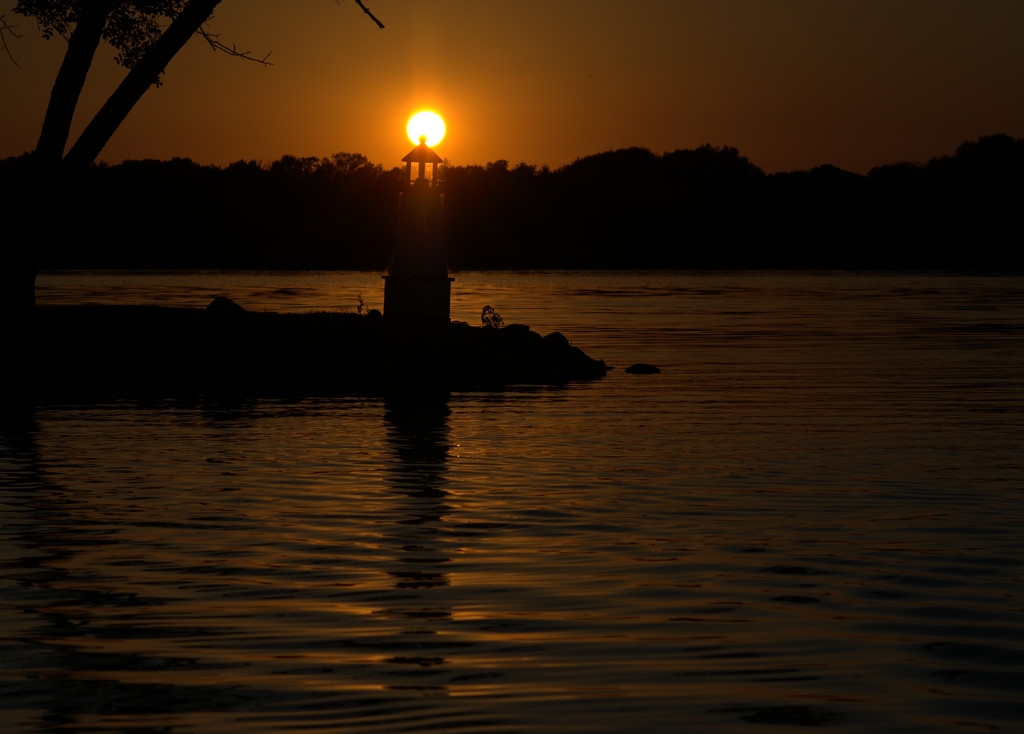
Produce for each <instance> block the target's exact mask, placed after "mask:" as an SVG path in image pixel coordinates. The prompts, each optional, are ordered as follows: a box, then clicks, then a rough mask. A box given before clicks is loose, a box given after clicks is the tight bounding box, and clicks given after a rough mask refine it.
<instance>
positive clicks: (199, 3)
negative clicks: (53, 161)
mask: <svg viewBox="0 0 1024 734" xmlns="http://www.w3.org/2000/svg"><path fill="white" fill-rule="evenodd" d="M218 4H220V0H190V2H189V3H188V5H186V6H185V7H184V8H183V9H182V11H181V13H179V14H178V17H177V18H175V19H174V20H173V21H172V22H171V24H170V25H169V26H167V30H166V31H164V32H163V35H161V36H160V38H158V39H157V40H156V42H155V43H154V44H153V45H152V46H150V48H149V50H147V51H146V53H145V55H144V56H143V57H142V58H141V59H140V60H139V62H138V63H137V64H136V65H135V66H134V67H133V68H132V70H131V71H129V72H128V75H127V76H125V78H124V81H122V82H121V84H120V85H119V86H118V88H117V89H115V90H114V93H113V94H111V95H110V98H109V99H108V100H107V101H106V103H105V104H104V105H103V107H101V108H100V110H99V112H97V113H96V116H95V117H93V118H92V121H91V122H90V123H89V124H88V125H87V126H86V128H85V130H84V131H83V132H82V134H81V136H80V137H79V138H78V140H77V141H76V142H75V144H74V145H73V146H72V147H71V150H69V151H68V154H67V155H66V156H65V157H64V165H65V167H67V168H69V169H72V170H73V169H75V168H84V167H86V166H88V165H89V164H91V163H92V162H93V161H94V160H96V156H98V155H99V154H100V151H101V150H103V146H105V145H106V144H107V141H108V140H110V137H111V136H112V135H113V134H114V132H115V131H116V130H117V128H118V126H120V124H121V123H122V122H123V121H124V118H125V117H127V116H128V113H129V112H131V110H132V107H134V106H135V103H136V102H138V101H139V99H141V98H142V95H143V94H145V93H146V90H147V89H149V88H150V87H151V86H152V85H153V84H155V83H156V81H157V79H158V78H159V76H160V73H161V72H163V70H164V68H166V66H167V64H169V63H170V62H171V59H173V58H174V55H175V54H176V53H178V51H180V50H181V48H182V46H184V45H185V44H186V43H187V42H188V40H189V39H190V38H192V36H194V35H195V33H196V31H198V30H199V28H200V26H202V24H203V23H205V22H206V21H207V19H208V18H209V17H210V15H212V14H213V9H214V8H216V7H217V5H218Z"/></svg>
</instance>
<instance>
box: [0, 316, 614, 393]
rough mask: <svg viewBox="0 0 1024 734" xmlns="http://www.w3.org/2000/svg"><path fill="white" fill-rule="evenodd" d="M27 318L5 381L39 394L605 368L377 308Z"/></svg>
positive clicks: (473, 380) (562, 341) (381, 385)
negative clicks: (428, 325) (29, 322)
mask: <svg viewBox="0 0 1024 734" xmlns="http://www.w3.org/2000/svg"><path fill="white" fill-rule="evenodd" d="M34 319H35V324H34V327H33V328H32V329H31V331H30V335H29V336H28V338H27V340H26V342H25V343H24V344H23V346H22V350H23V351H21V354H20V357H19V358H18V359H17V360H16V363H17V365H18V370H17V372H18V373H17V374H16V375H15V376H14V377H13V381H12V385H13V387H14V388H15V389H16V390H17V391H19V392H22V393H30V394H33V395H37V396H44V397H45V396H54V397H62V396H105V395H110V396H117V395H139V394H143V395H164V394H165V395H177V394H195V393H206V392H225V391H227V392H240V393H245V394H255V395H331V394H347V393H375V392H386V391H390V390H410V389H411V390H418V389H421V388H424V389H426V388H443V389H465V388H487V387H503V386H507V385H514V384H535V385H555V384H563V383H566V382H569V381H572V380H586V379H595V378H599V377H602V376H604V375H605V374H606V372H607V370H608V367H607V366H606V365H605V363H604V362H603V361H601V360H596V359H592V358H590V357H589V356H587V355H586V354H585V353H584V352H583V351H582V350H580V349H579V348H577V347H574V346H572V345H571V344H570V343H569V341H568V339H566V337H565V336H563V335H562V334H560V333H558V332H553V333H551V334H548V335H546V336H541V335H540V334H538V333H537V332H534V331H531V330H530V328H529V327H527V326H524V325H521V324H509V325H508V326H505V327H503V328H488V327H473V326H469V325H468V324H466V323H463V322H452V323H451V324H450V325H449V326H447V327H445V326H442V327H439V328H435V329H415V328H412V327H410V326H403V325H400V324H395V323H389V321H388V320H387V319H385V318H383V316H381V314H380V313H379V312H377V311H371V312H370V313H369V314H366V315H364V314H356V313H329V312H313V313H301V314H281V313H274V312H255V311H247V310H245V309H243V308H242V307H240V306H238V305H236V304H235V303H234V302H233V301H230V300H229V299H227V298H217V299H215V300H214V302H213V303H211V304H210V306H208V307H207V308H206V309H199V308H169V307H163V306H99V305H80V306H40V307H38V308H37V309H36V313H35V315H34ZM19 351H20V350H19Z"/></svg>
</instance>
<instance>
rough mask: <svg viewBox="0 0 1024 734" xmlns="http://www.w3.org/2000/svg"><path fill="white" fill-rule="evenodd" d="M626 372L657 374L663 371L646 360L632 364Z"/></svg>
mask: <svg viewBox="0 0 1024 734" xmlns="http://www.w3.org/2000/svg"><path fill="white" fill-rule="evenodd" d="M626 372H628V373H629V374H631V375H657V374H660V373H661V370H660V369H658V368H657V367H655V366H654V365H653V364H647V363H646V362H637V363H636V364H631V365H630V366H629V367H627V368H626Z"/></svg>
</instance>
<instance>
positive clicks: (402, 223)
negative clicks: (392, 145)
mask: <svg viewBox="0 0 1024 734" xmlns="http://www.w3.org/2000/svg"><path fill="white" fill-rule="evenodd" d="M402 160H403V161H404V162H405V182H404V183H403V185H402V193H401V200H400V204H399V213H398V235H397V238H396V240H395V247H394V250H393V251H392V254H391V265H390V266H388V271H387V274H386V275H384V318H385V319H387V320H388V321H396V322H402V323H408V324H412V325H416V326H420V327H438V326H446V325H448V324H449V323H450V321H451V315H450V313H451V295H452V281H453V280H455V279H454V278H452V277H451V276H450V275H449V274H448V257H447V254H446V252H445V246H444V233H443V231H442V228H441V209H442V203H443V197H442V195H441V189H440V187H439V185H438V184H439V183H440V182H439V181H438V177H437V164H438V163H442V162H443V161H442V160H441V157H440V156H439V155H438V154H437V153H435V152H434V151H433V150H431V149H430V147H429V146H427V137H426V136H425V135H421V136H420V144H419V145H417V146H416V147H415V148H413V149H412V151H411V152H410V153H409V154H408V155H407V156H405V157H404V158H403V159H402ZM413 163H415V164H416V177H415V178H414V177H413ZM428 163H429V164H430V176H429V178H428V177H427V175H426V167H427V164H428Z"/></svg>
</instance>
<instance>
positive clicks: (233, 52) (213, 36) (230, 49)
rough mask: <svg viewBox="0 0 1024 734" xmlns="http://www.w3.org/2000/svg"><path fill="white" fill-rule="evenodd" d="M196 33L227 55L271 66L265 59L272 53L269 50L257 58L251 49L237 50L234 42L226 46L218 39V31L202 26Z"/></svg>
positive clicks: (213, 47)
mask: <svg viewBox="0 0 1024 734" xmlns="http://www.w3.org/2000/svg"><path fill="white" fill-rule="evenodd" d="M197 33H198V34H199V35H200V36H202V37H203V38H205V39H206V42H207V43H208V44H210V48H212V49H213V50H214V51H220V52H221V53H226V54H227V55H228V56H235V57H237V58H240V59H244V60H245V61H255V62H256V63H257V64H263V65H264V66H273V64H272V63H271V62H269V61H267V59H269V58H270V54H271V53H272V52H271V51H268V52H267V55H266V56H264V57H263V58H259V57H258V56H253V54H252V52H251V51H239V50H238V47H237V46H235V44H231V45H230V46H228V45H227V44H226V43H224V42H222V41H221V40H220V34H219V33H210V32H209V31H208V30H206V28H203V27H200V28H199V30H198V31H197Z"/></svg>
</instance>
